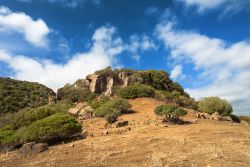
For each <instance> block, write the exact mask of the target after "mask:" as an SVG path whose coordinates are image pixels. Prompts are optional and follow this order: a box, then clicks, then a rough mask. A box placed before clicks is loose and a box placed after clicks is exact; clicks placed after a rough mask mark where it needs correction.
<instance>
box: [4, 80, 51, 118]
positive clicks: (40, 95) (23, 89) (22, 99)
mask: <svg viewBox="0 0 250 167" xmlns="http://www.w3.org/2000/svg"><path fill="white" fill-rule="evenodd" d="M49 96H51V97H55V93H54V92H53V90H51V89H49V88H47V87H46V86H44V85H41V84H39V83H35V82H26V81H18V80H14V79H10V78H0V115H1V114H4V113H7V112H17V111H19V110H21V109H24V108H26V107H38V106H42V105H45V104H47V103H48V102H49V99H48V98H49Z"/></svg>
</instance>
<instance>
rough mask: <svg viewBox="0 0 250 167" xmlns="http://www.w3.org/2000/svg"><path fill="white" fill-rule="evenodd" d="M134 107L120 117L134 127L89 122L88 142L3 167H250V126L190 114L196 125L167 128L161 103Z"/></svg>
mask: <svg viewBox="0 0 250 167" xmlns="http://www.w3.org/2000/svg"><path fill="white" fill-rule="evenodd" d="M130 103H131V104H132V105H133V109H134V110H135V111H136V112H135V113H132V114H127V115H123V116H121V117H120V118H119V119H120V120H128V121H129V125H128V126H125V127H122V128H115V127H108V126H107V125H106V122H105V120H104V119H102V118H93V119H89V120H85V121H84V123H83V125H84V127H85V129H86V130H87V132H88V134H89V135H88V137H87V138H86V139H83V140H79V141H75V142H71V143H67V144H61V145H56V146H52V147H50V148H49V150H48V151H45V152H43V153H40V154H36V155H29V156H26V157H25V156H23V155H21V154H20V153H19V152H18V151H13V152H9V153H6V154H1V155H0V166H1V167H2V166H23V167H29V166H43V167H46V166H65V167H68V166H84V167H90V166H91V167H94V166H111V167H118V166H119V167H123V166H124V167H125V166H126V167H130V166H132V167H133V166H135V167H137V166H138V167H144V166H145V167H161V166H169V167H176V166H181V167H183V166H185V167H189V166H190V167H203V166H204V167H217V166H222V167H238V166H240V167H249V166H250V130H249V129H250V126H248V125H244V124H237V123H231V122H220V121H214V120H202V119H197V118H196V117H195V111H192V110H189V112H188V114H187V115H186V116H185V117H183V119H185V120H188V121H190V122H192V124H188V125H169V126H168V127H165V126H164V124H162V123H161V121H160V120H159V118H157V117H156V116H155V114H154V112H153V110H154V108H155V107H156V106H157V105H160V104H161V102H159V101H156V100H154V99H149V98H140V99H135V100H131V101H130ZM103 131H108V134H107V135H102V132H103ZM72 143H74V146H72Z"/></svg>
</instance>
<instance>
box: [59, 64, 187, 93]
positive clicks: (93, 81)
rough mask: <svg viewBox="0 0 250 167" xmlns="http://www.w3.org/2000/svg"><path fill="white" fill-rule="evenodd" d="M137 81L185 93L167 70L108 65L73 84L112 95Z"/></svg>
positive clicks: (156, 87) (94, 91)
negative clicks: (112, 66) (135, 68)
mask: <svg viewBox="0 0 250 167" xmlns="http://www.w3.org/2000/svg"><path fill="white" fill-rule="evenodd" d="M136 83H140V84H144V85H150V86H152V87H154V88H155V89H158V90H164V91H177V92H179V93H180V94H185V93H184V90H183V88H182V87H181V86H180V85H179V84H178V83H176V82H173V81H172V80H171V79H170V78H169V74H168V73H167V72H165V71H157V70H140V71H139V70H130V69H114V70H112V69H111V67H107V68H105V69H103V70H99V71H96V72H95V73H94V74H90V75H88V76H87V77H86V78H85V79H80V80H78V81H76V82H75V83H74V84H73V85H71V86H73V87H75V88H87V89H89V90H90V91H91V92H92V93H96V94H104V95H112V94H113V91H114V89H115V88H117V87H118V88H119V87H126V86H129V85H132V84H136ZM67 86H69V85H66V87H67ZM62 91H63V88H61V89H59V91H58V94H59V96H60V93H61V92H62Z"/></svg>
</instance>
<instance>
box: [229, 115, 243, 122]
mask: <svg viewBox="0 0 250 167" xmlns="http://www.w3.org/2000/svg"><path fill="white" fill-rule="evenodd" d="M230 117H231V118H232V120H233V121H234V122H237V123H240V122H241V120H240V118H239V117H237V116H236V115H233V114H231V115H230Z"/></svg>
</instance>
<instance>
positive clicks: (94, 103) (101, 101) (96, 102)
mask: <svg viewBox="0 0 250 167" xmlns="http://www.w3.org/2000/svg"><path fill="white" fill-rule="evenodd" d="M108 101H110V98H109V97H108V96H102V97H101V98H99V99H94V100H93V101H91V102H90V103H89V105H90V106H91V107H92V108H93V109H97V108H98V107H100V106H101V105H103V104H105V103H107V102H108Z"/></svg>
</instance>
